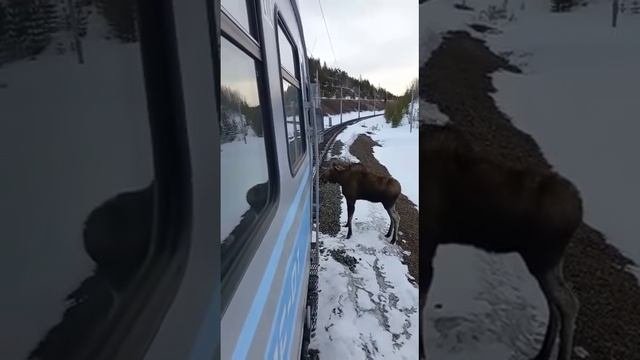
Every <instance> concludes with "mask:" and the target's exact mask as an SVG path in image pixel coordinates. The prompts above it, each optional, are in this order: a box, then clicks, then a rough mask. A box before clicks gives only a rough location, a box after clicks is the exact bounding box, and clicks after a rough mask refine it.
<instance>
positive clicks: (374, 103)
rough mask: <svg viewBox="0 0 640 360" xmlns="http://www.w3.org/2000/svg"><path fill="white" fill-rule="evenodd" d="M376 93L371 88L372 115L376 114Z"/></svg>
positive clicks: (374, 89)
mask: <svg viewBox="0 0 640 360" xmlns="http://www.w3.org/2000/svg"><path fill="white" fill-rule="evenodd" d="M377 92H378V89H376V88H375V87H374V88H373V115H375V114H376V93H377Z"/></svg>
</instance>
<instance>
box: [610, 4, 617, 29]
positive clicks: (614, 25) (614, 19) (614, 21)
mask: <svg viewBox="0 0 640 360" xmlns="http://www.w3.org/2000/svg"><path fill="white" fill-rule="evenodd" d="M612 7H613V9H612V10H613V14H612V15H613V19H611V21H612V25H613V27H616V25H617V24H618V0H613V3H612Z"/></svg>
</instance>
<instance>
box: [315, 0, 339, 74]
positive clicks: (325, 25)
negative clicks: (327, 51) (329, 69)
mask: <svg viewBox="0 0 640 360" xmlns="http://www.w3.org/2000/svg"><path fill="white" fill-rule="evenodd" d="M318 5H320V13H321V14H322V21H323V22H324V29H325V30H326V32H327V37H328V38H329V45H330V46H331V53H332V54H333V62H334V63H336V64H337V63H338V60H337V59H336V52H335V51H334V50H333V41H331V34H330V33H329V27H328V26H327V19H326V18H325V17H324V10H322V2H320V0H318Z"/></svg>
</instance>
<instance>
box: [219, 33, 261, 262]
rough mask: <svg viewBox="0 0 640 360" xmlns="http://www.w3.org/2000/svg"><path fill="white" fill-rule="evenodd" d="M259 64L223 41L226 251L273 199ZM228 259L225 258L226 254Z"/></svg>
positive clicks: (222, 232)
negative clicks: (268, 200)
mask: <svg viewBox="0 0 640 360" xmlns="http://www.w3.org/2000/svg"><path fill="white" fill-rule="evenodd" d="M261 80H262V77H261V75H260V71H259V67H258V63H257V62H256V61H255V60H254V59H253V58H251V57H250V56H249V55H247V54H246V53H244V52H243V51H241V50H240V49H238V48H237V47H236V46H234V45H233V44H231V43H230V42H229V41H228V40H226V39H225V38H222V40H221V97H220V141H221V144H220V167H221V168H220V170H221V171H220V188H221V189H220V190H221V191H220V196H221V204H222V207H221V219H220V220H221V222H220V239H221V240H222V242H223V251H226V252H229V251H231V249H232V248H233V247H238V246H241V244H239V243H238V242H237V241H236V240H237V239H238V238H239V237H242V236H243V235H245V234H246V233H247V231H248V229H249V228H250V227H251V226H253V225H254V224H255V222H256V220H257V219H258V217H259V216H260V215H261V213H262V211H263V209H264V207H265V205H266V203H267V199H268V196H269V173H268V165H267V154H266V148H265V140H264V129H263V117H262V107H261V101H260V96H259V90H258V89H259V87H258V86H259V85H258V84H259V82H260V81H261ZM223 256H224V254H223Z"/></svg>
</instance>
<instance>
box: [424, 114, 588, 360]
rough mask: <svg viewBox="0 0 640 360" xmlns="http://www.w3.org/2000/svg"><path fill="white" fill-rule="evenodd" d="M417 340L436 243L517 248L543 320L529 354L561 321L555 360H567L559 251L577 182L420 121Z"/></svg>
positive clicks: (566, 298) (570, 303)
mask: <svg viewBox="0 0 640 360" xmlns="http://www.w3.org/2000/svg"><path fill="white" fill-rule="evenodd" d="M420 139H421V147H420V190H421V200H420V201H421V204H420V238H421V239H423V243H422V244H421V245H420V308H421V313H420V315H421V316H420V317H421V319H420V328H421V329H420V332H421V334H422V336H421V339H420V342H421V345H420V352H421V357H424V356H425V353H424V347H423V344H422V337H423V335H424V333H422V325H423V317H422V315H423V312H424V306H425V305H426V297H427V292H428V289H429V286H430V285H431V280H432V277H433V265H432V264H433V262H432V260H433V257H434V256H435V253H436V249H437V246H438V245H439V244H448V243H456V244H466V245H472V246H475V247H478V248H480V249H483V250H485V251H489V252H497V253H506V252H517V253H519V254H520V255H521V256H522V258H523V259H524V261H525V263H526V265H527V267H528V269H529V271H530V272H531V273H532V274H533V276H534V277H535V278H536V279H537V280H538V282H539V284H540V286H541V288H542V291H543V293H544V295H545V297H546V299H547V302H548V305H549V310H550V311H549V314H550V318H549V323H548V327H547V332H546V335H545V339H544V342H543V345H542V348H541V350H540V352H539V353H538V355H537V356H536V358H535V359H537V360H542V359H545V360H546V359H548V358H549V356H550V354H551V350H552V348H553V343H554V341H555V338H556V335H557V333H558V327H559V326H560V352H559V357H558V359H560V360H569V359H570V357H571V351H572V342H573V331H574V327H575V326H574V322H575V317H576V315H577V311H578V302H577V299H576V298H575V296H574V295H573V294H572V292H571V290H570V289H569V287H568V286H567V284H566V283H565V281H564V276H563V274H562V258H563V256H564V252H565V249H566V247H567V245H568V243H569V240H570V239H571V237H572V235H573V233H574V232H575V230H576V229H577V227H578V225H579V224H580V223H581V221H582V201H581V199H580V195H579V193H578V191H577V189H576V188H575V187H574V186H573V185H572V184H571V183H570V182H569V181H568V180H566V179H564V178H562V177H561V176H560V175H558V174H556V173H554V172H550V171H540V170H534V169H530V168H514V167H508V166H505V165H503V164H499V163H496V162H493V161H491V160H488V159H486V158H483V157H481V156H479V155H478V154H476V153H475V152H474V150H473V148H472V147H471V146H470V144H469V143H468V142H467V141H466V139H465V138H464V136H463V135H462V134H461V133H460V132H458V131H457V130H456V129H455V128H453V127H451V126H444V127H442V126H433V125H423V126H421V128H420Z"/></svg>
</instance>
